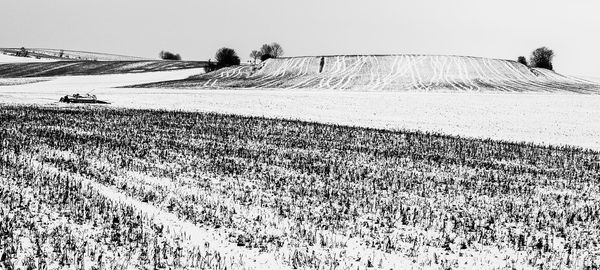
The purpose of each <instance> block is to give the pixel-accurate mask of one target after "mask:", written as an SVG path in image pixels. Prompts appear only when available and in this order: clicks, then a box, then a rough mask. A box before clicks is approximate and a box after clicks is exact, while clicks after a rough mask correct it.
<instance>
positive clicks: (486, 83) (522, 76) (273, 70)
mask: <svg viewBox="0 0 600 270" xmlns="http://www.w3.org/2000/svg"><path fill="white" fill-rule="evenodd" d="M321 64H323V65H322V66H321ZM134 87H146V88H157V87H158V88H191V89H215V88H217V89H220V88H223V89H239V88H242V89H245V88H252V89H262V88H277V89H325V90H343V91H369V92H377V91H388V92H389V91H425V92H446V91H452V92H519V93H521V92H534V93H548V92H551V93H555V92H560V93H565V92H572V93H588V94H589V93H594V94H597V93H599V92H600V83H598V82H595V81H590V80H587V79H581V78H577V77H572V76H565V75H561V74H558V73H555V72H553V71H550V70H545V69H539V68H529V67H527V66H525V65H523V64H520V63H517V62H515V61H510V60H501V59H490V58H480V57H466V56H447V55H339V56H323V57H290V58H285V57H283V58H277V59H269V60H268V61H266V62H263V63H261V64H259V65H257V66H236V67H231V68H226V69H222V70H219V71H216V72H211V73H206V74H200V75H198V76H192V77H190V78H187V79H184V80H174V81H166V82H159V83H151V84H144V85H137V86H134Z"/></svg>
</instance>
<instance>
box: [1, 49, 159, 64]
mask: <svg viewBox="0 0 600 270" xmlns="http://www.w3.org/2000/svg"><path fill="white" fill-rule="evenodd" d="M20 50H21V48H0V54H4V55H11V56H14V55H16V54H17V53H18V52H19V51H20ZM26 50H27V52H28V57H22V58H25V59H26V58H31V59H47V60H54V61H60V60H66V61H140V60H153V59H150V58H143V57H135V56H126V55H118V54H109V53H98V52H85V51H74V50H61V49H47V48H26Z"/></svg>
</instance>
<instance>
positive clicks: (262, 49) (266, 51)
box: [260, 44, 273, 57]
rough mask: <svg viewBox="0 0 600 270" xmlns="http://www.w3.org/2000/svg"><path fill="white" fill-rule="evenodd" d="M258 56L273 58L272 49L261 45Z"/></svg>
mask: <svg viewBox="0 0 600 270" xmlns="http://www.w3.org/2000/svg"><path fill="white" fill-rule="evenodd" d="M260 54H261V56H264V55H269V56H271V57H272V56H273V48H272V47H271V45H269V44H263V45H262V46H261V47H260Z"/></svg>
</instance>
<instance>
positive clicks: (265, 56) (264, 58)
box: [260, 53, 274, 61]
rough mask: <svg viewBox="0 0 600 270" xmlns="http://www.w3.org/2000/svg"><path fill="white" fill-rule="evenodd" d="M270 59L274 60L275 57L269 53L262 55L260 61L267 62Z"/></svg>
mask: <svg viewBox="0 0 600 270" xmlns="http://www.w3.org/2000/svg"><path fill="white" fill-rule="evenodd" d="M270 58H274V57H273V56H272V55H270V54H268V53H267V54H262V55H261V56H260V61H266V60H267V59H270Z"/></svg>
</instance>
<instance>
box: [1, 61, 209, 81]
mask: <svg viewBox="0 0 600 270" xmlns="http://www.w3.org/2000/svg"><path fill="white" fill-rule="evenodd" d="M206 65H207V63H206V62H200V61H162V60H155V61H56V62H39V63H5V64H2V63H0V78H32V77H57V76H81V75H86V76H94V75H107V74H128V73H144V72H158V71H170V70H181V69H201V68H203V67H205V66H206Z"/></svg>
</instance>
